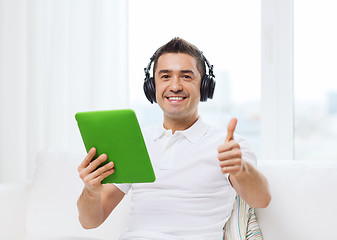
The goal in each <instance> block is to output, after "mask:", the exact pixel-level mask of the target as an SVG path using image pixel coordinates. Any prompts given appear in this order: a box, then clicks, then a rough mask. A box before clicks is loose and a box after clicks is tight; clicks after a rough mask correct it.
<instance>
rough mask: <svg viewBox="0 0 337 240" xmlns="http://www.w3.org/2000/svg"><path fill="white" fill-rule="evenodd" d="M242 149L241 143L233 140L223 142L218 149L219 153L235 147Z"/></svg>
mask: <svg viewBox="0 0 337 240" xmlns="http://www.w3.org/2000/svg"><path fill="white" fill-rule="evenodd" d="M236 148H237V149H240V145H239V143H238V142H235V141H232V142H228V143H225V144H221V145H219V146H218V148H217V150H218V153H222V152H227V151H230V150H233V149H236Z"/></svg>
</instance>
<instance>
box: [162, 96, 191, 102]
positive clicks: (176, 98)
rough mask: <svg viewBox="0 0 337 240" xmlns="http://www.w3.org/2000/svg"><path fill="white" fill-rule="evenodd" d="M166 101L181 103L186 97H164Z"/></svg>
mask: <svg viewBox="0 0 337 240" xmlns="http://www.w3.org/2000/svg"><path fill="white" fill-rule="evenodd" d="M166 99H167V100H168V101H169V102H181V101H183V100H184V99H186V97H182V96H171V97H166Z"/></svg>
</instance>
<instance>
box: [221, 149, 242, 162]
mask: <svg viewBox="0 0 337 240" xmlns="http://www.w3.org/2000/svg"><path fill="white" fill-rule="evenodd" d="M241 157H242V152H241V151H240V149H233V150H231V151H227V152H220V153H218V160H219V161H227V160H231V159H241Z"/></svg>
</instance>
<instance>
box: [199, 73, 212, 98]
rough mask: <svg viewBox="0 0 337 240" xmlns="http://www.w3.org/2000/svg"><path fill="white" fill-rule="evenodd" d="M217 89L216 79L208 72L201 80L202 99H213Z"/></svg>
mask: <svg viewBox="0 0 337 240" xmlns="http://www.w3.org/2000/svg"><path fill="white" fill-rule="evenodd" d="M214 89H215V80H214V78H213V77H212V76H209V75H207V74H205V75H204V77H203V78H202V80H201V86H200V101H201V102H206V101H207V98H210V99H212V98H213V94H214Z"/></svg>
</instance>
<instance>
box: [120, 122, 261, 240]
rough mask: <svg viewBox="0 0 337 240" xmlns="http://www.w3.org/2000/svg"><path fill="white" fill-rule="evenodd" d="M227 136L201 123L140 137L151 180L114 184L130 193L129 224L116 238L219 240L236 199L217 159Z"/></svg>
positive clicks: (245, 151)
mask: <svg viewBox="0 0 337 240" xmlns="http://www.w3.org/2000/svg"><path fill="white" fill-rule="evenodd" d="M226 134H227V130H226V129H225V128H219V127H210V126H208V125H206V124H205V123H204V122H202V120H201V119H199V120H198V121H197V122H196V123H195V124H194V125H193V126H191V127H190V128H189V129H187V130H184V131H176V132H175V133H174V134H172V131H171V130H166V129H164V128H163V126H158V127H155V128H151V129H149V131H146V132H144V139H145V142H146V146H147V148H148V152H149V156H150V159H151V162H152V165H153V168H154V172H155V175H156V181H155V182H153V183H137V184H116V186H117V187H118V188H120V189H121V190H122V191H123V192H124V193H127V192H128V191H129V189H131V188H132V207H131V213H130V218H129V224H128V228H127V229H126V231H125V232H124V234H122V236H121V238H120V239H123V240H125V239H128V240H135V239H137V240H149V239H153V240H175V239H180V240H188V239H193V240H195V239H200V240H203V239H210V240H215V239H219V240H220V239H222V229H223V226H224V225H225V223H226V221H227V220H228V218H229V216H230V214H231V210H232V207H233V204H234V200H235V196H236V192H235V190H234V189H233V188H232V186H231V184H230V182H229V180H228V175H224V174H223V173H222V172H221V168H220V166H219V160H218V159H217V154H218V152H217V147H218V145H220V144H222V143H223V142H224V141H225V137H226ZM235 140H236V141H237V142H238V143H239V144H240V148H241V151H242V158H243V159H244V160H246V161H249V162H250V163H252V164H253V165H256V157H255V154H254V153H253V152H252V150H251V148H250V146H249V145H248V143H247V141H246V140H244V139H243V138H241V137H239V136H237V135H235Z"/></svg>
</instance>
